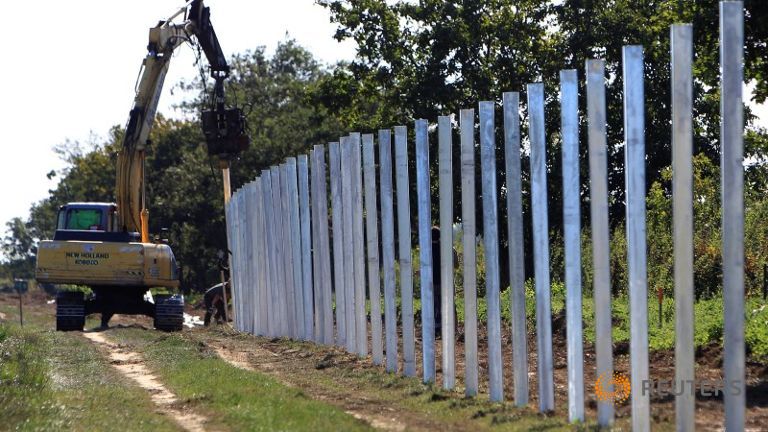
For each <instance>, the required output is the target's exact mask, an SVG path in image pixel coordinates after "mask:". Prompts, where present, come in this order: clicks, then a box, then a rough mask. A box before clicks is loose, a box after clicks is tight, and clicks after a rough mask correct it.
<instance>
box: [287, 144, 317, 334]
mask: <svg viewBox="0 0 768 432" xmlns="http://www.w3.org/2000/svg"><path fill="white" fill-rule="evenodd" d="M287 162H288V165H287V169H286V174H288V210H289V212H290V214H289V218H288V219H287V221H289V223H290V227H291V233H290V234H291V236H290V240H291V243H290V244H291V253H292V255H293V256H292V263H293V295H294V297H295V299H294V302H293V306H294V307H293V309H294V314H295V321H296V324H295V325H294V327H295V328H296V338H297V339H303V340H310V339H311V338H309V337H307V335H306V334H305V332H304V276H303V275H302V272H301V225H300V223H299V184H298V168H297V166H296V158H293V157H291V158H288V159H287Z"/></svg>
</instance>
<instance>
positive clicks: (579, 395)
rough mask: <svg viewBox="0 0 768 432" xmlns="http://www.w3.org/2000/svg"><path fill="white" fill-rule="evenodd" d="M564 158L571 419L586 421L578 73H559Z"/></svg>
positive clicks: (567, 328) (569, 405) (572, 420)
mask: <svg viewBox="0 0 768 432" xmlns="http://www.w3.org/2000/svg"><path fill="white" fill-rule="evenodd" d="M560 118H561V132H560V134H561V136H562V140H563V142H562V157H563V234H564V241H565V247H564V249H565V288H566V298H565V303H566V305H565V316H566V320H567V322H566V331H567V339H568V417H569V420H570V421H571V422H583V421H584V348H583V345H582V328H581V326H582V319H581V209H580V206H581V199H580V198H581V196H580V192H581V179H580V178H579V85H578V81H577V76H576V70H575V69H569V70H563V71H560Z"/></svg>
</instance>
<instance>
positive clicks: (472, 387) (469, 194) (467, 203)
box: [459, 109, 478, 396]
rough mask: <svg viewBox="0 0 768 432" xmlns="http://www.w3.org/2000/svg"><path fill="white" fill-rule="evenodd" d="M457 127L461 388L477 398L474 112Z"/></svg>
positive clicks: (464, 115)
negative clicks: (462, 315) (460, 260)
mask: <svg viewBox="0 0 768 432" xmlns="http://www.w3.org/2000/svg"><path fill="white" fill-rule="evenodd" d="M459 120H460V123H459V126H460V128H461V226H462V235H461V237H462V243H463V245H462V246H463V247H462V249H463V250H464V254H463V255H464V256H463V261H464V268H463V275H464V279H463V281H462V289H463V290H464V357H465V360H464V387H465V392H466V395H467V396H475V395H477V389H478V378H477V366H478V365H477V259H476V242H477V238H476V233H475V199H476V197H477V189H476V188H475V110H473V109H463V110H461V111H460V112H459Z"/></svg>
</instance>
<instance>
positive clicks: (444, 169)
mask: <svg viewBox="0 0 768 432" xmlns="http://www.w3.org/2000/svg"><path fill="white" fill-rule="evenodd" d="M437 125H438V159H439V168H438V170H439V195H440V299H441V304H440V307H441V309H442V310H441V313H440V315H441V316H440V318H441V322H440V332H441V335H440V337H441V339H442V342H443V388H444V389H446V390H450V389H452V388H453V387H454V386H455V385H456V365H455V363H456V354H455V343H456V341H455V339H456V336H455V333H454V326H455V317H454V307H453V302H454V298H453V297H454V290H453V266H454V262H453V137H452V134H453V131H452V128H451V117H450V116H440V117H438V119H437ZM433 265H434V263H433Z"/></svg>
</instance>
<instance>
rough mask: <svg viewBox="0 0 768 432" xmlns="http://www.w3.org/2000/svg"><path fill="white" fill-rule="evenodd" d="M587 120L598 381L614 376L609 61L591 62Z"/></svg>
mask: <svg viewBox="0 0 768 432" xmlns="http://www.w3.org/2000/svg"><path fill="white" fill-rule="evenodd" d="M586 70H587V117H588V139H589V184H590V187H589V194H590V195H589V196H590V199H589V209H590V220H591V221H592V226H591V229H592V261H593V264H592V265H593V268H594V276H593V288H592V291H593V297H594V300H595V364H596V371H595V375H596V377H595V378H596V379H599V378H600V377H603V379H605V380H607V379H610V378H612V377H613V342H612V336H611V262H610V259H611V256H610V237H609V234H610V233H609V225H608V145H607V134H606V124H607V120H606V118H607V117H606V105H605V62H604V61H603V60H587V62H586ZM597 424H598V425H599V426H601V427H609V426H610V425H611V424H613V403H612V401H608V400H598V401H597Z"/></svg>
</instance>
